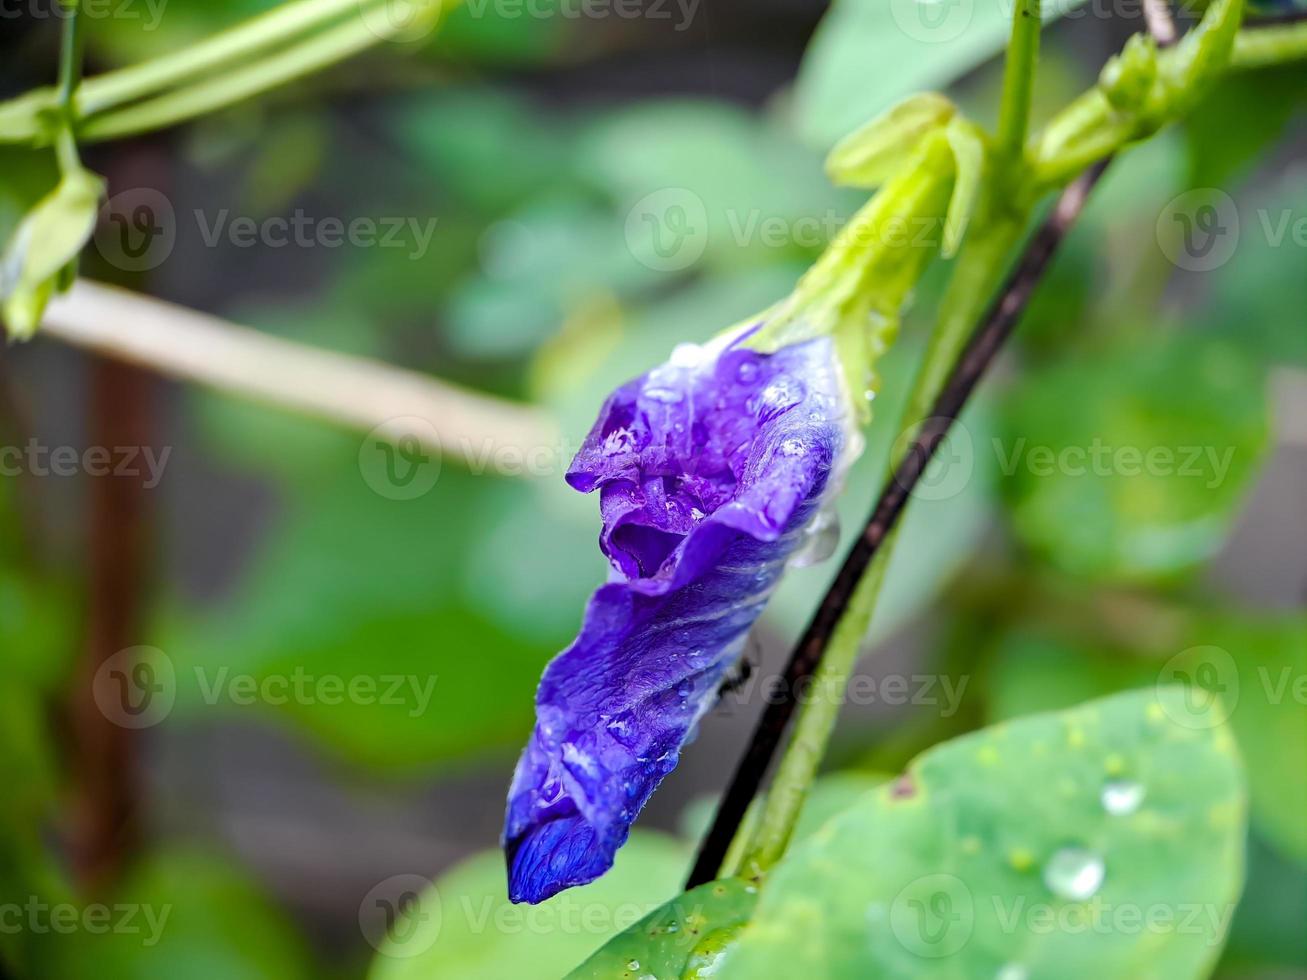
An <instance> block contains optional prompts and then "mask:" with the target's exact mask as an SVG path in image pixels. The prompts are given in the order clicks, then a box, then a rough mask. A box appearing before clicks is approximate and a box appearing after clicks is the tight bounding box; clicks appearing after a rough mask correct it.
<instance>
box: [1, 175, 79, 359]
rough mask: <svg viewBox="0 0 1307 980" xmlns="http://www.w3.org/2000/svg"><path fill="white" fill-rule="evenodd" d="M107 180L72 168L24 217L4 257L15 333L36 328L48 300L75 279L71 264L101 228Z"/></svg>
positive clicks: (7, 309) (7, 305)
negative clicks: (97, 223)
mask: <svg viewBox="0 0 1307 980" xmlns="http://www.w3.org/2000/svg"><path fill="white" fill-rule="evenodd" d="M103 194H104V181H103V180H101V179H100V178H99V177H97V176H96V175H95V174H93V173H91V172H90V171H88V170H82V169H77V170H72V171H70V172H68V173H66V174H65V175H64V177H63V179H61V180H60V181H59V184H58V185H57V186H56V187H55V189H54V190H53V191H51V192H50V193H49V194H47V195H46V196H45V197H43V198H42V199H41V200H40V201H38V202H37V204H36V206H35V207H34V208H32V210H31V211H29V212H28V213H27V215H26V216H25V217H24V218H23V220H22V222H21V223H20V224H19V225H18V228H17V229H16V230H15V232H14V234H13V237H12V238H10V240H9V243H8V245H7V246H6V247H5V251H4V255H3V257H2V258H0V284H2V288H0V296H3V302H4V306H3V313H4V320H5V325H6V326H7V327H8V330H9V335H10V336H11V337H12V338H14V339H15V340H26V339H28V338H29V337H31V336H32V334H34V333H35V332H36V328H37V326H38V325H39V324H40V322H41V315H42V314H43V313H44V312H45V307H46V304H47V303H48V302H49V300H50V297H51V296H52V295H53V294H54V292H55V290H56V289H57V288H63V287H64V286H66V284H67V283H68V282H69V276H68V275H67V272H66V270H67V269H68V268H69V266H70V265H72V264H73V263H75V261H76V259H77V255H78V253H79V252H81V250H82V248H83V246H85V245H86V242H87V241H88V240H89V239H90V237H91V233H92V232H93V231H94V230H95V221H96V215H97V213H98V212H99V209H100V199H101V197H102V196H103Z"/></svg>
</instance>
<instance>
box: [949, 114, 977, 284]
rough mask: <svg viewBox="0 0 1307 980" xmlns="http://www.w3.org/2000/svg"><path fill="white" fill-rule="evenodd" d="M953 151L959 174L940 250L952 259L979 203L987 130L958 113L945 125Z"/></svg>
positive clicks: (951, 198)
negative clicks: (985, 131) (985, 132)
mask: <svg viewBox="0 0 1307 980" xmlns="http://www.w3.org/2000/svg"><path fill="white" fill-rule="evenodd" d="M944 135H945V136H946V137H947V138H948V143H949V148H950V149H951V150H952V151H953V162H954V166H955V168H956V176H955V178H954V180H953V194H952V196H950V197H949V202H948V213H947V214H946V215H945V217H944V241H943V245H942V247H941V253H942V254H943V256H944V258H946V259H951V258H952V257H953V256H955V255H957V254H958V249H959V248H960V247H961V246H962V239H963V237H964V236H965V235H966V233H967V227H968V226H969V225H970V224H971V218H972V216H973V215H974V214H975V213H976V207H977V206H978V205H979V204H980V194H981V190H982V188H983V187H984V179H985V134H984V132H983V131H982V130H981V128H980V127H979V126H977V125H976V124H975V123H973V122H970V121H969V120H966V119H963V118H962V117H961V116H957V117H956V118H954V119H953V120H951V121H950V122H949V124H948V126H947V127H945V129H944Z"/></svg>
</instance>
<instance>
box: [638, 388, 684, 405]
mask: <svg viewBox="0 0 1307 980" xmlns="http://www.w3.org/2000/svg"><path fill="white" fill-rule="evenodd" d="M644 394H645V397H646V398H652V399H653V400H654V401H656V402H662V403H663V404H664V405H675V404H677V403H678V402H680V401H681V399H682V398H683V397H684V396H682V394H681V393H680V392H679V391H677V390H676V389H675V388H663V387H660V386H658V385H651V386H650V387H648V388H646V389H645V390H644Z"/></svg>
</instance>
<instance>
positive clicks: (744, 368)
mask: <svg viewBox="0 0 1307 980" xmlns="http://www.w3.org/2000/svg"><path fill="white" fill-rule="evenodd" d="M735 380H736V381H738V382H739V383H740V384H742V385H751V384H753V383H754V382H755V381H757V380H758V363H757V362H756V361H741V362H740V366H739V367H737V368H736V369H735Z"/></svg>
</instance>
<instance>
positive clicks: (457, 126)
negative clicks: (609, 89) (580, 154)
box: [387, 86, 573, 214]
mask: <svg viewBox="0 0 1307 980" xmlns="http://www.w3.org/2000/svg"><path fill="white" fill-rule="evenodd" d="M387 128H388V129H389V130H390V131H391V132H392V133H393V134H394V138H395V139H396V140H398V141H399V143H400V144H401V145H402V146H403V147H404V148H405V149H406V150H407V151H408V152H409V153H410V154H412V155H413V156H414V157H415V158H416V159H417V161H418V162H419V163H420V164H421V165H422V166H423V167H424V169H425V170H429V171H430V172H431V173H432V174H433V175H434V176H435V177H436V178H438V180H439V183H440V185H441V187H442V188H444V189H447V190H448V191H449V192H450V193H451V194H453V195H454V196H455V197H457V198H458V199H460V200H461V201H462V202H463V203H464V204H466V205H468V206H469V207H472V208H474V209H476V210H478V211H481V212H483V213H486V214H498V213H502V212H505V211H507V210H509V209H511V208H513V207H518V206H521V205H523V204H525V203H526V202H527V201H528V200H529V199H531V198H532V197H534V196H535V195H537V194H539V193H541V192H543V191H545V190H547V189H549V188H555V187H562V186H566V185H567V184H568V183H569V181H570V180H571V179H572V178H571V168H572V163H573V161H572V156H573V155H572V151H571V148H570V147H569V146H568V143H567V138H566V136H567V133H568V130H569V126H568V125H567V124H566V123H565V121H564V120H562V119H558V118H549V117H544V118H542V113H541V109H540V107H538V106H536V105H533V104H532V103H531V102H530V101H528V100H527V99H526V98H524V97H522V96H519V95H517V94H516V93H515V92H513V91H512V90H510V89H495V88H489V87H483V86H478V87H464V88H453V89H443V88H442V89H441V90H439V91H436V92H432V93H430V94H428V95H426V96H425V97H423V98H422V99H415V100H412V101H410V102H407V103H404V104H402V105H401V106H399V107H398V108H397V109H395V110H394V111H393V113H392V114H391V118H390V120H389V121H388V127H387ZM523 159H529V160H530V161H531V166H529V167H523V166H518V165H517V163H518V162H519V161H521V160H523Z"/></svg>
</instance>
